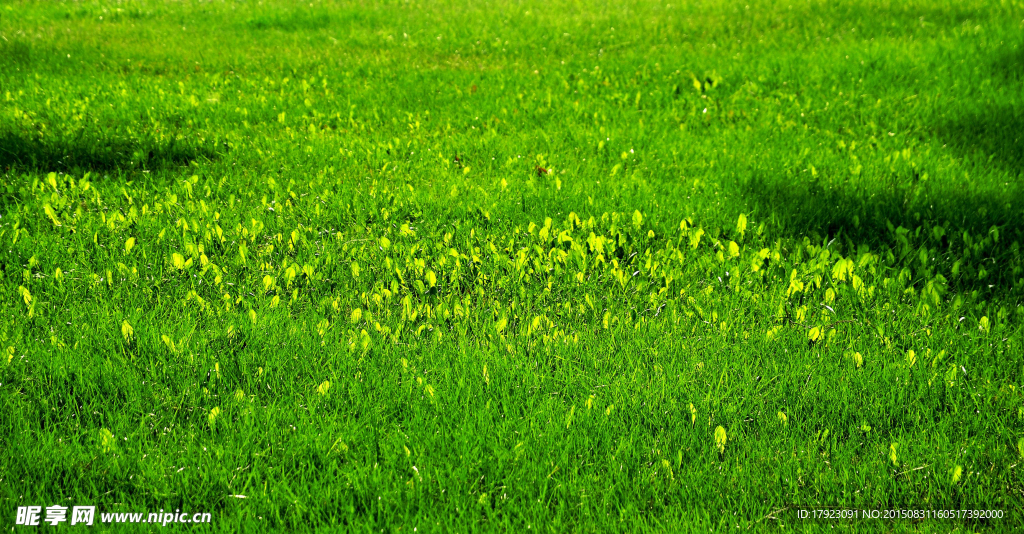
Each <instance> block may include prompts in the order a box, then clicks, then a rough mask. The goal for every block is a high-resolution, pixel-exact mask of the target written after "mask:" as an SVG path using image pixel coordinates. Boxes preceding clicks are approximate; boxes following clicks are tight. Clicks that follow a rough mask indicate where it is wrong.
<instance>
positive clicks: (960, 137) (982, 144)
mask: <svg viewBox="0 0 1024 534" xmlns="http://www.w3.org/2000/svg"><path fill="white" fill-rule="evenodd" d="M936 133H937V134H938V136H939V138H940V139H942V141H943V142H944V143H947V144H948V145H949V147H950V148H952V149H953V150H955V151H957V152H958V153H959V154H960V155H961V156H962V157H963V158H964V159H965V160H967V161H970V162H973V163H975V164H976V165H981V166H983V167H985V166H991V167H993V168H1000V169H1004V170H1006V172H1008V173H1009V174H1010V176H1011V177H1018V176H1021V173H1024V109H1022V108H1019V107H1012V106H1003V107H993V108H989V109H986V110H982V111H980V112H978V113H974V114H971V115H967V116H965V117H961V118H959V119H957V120H955V121H950V122H947V123H944V124H942V125H940V126H939V127H938V129H937V132H936Z"/></svg>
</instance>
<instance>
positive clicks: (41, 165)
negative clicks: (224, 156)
mask: <svg viewBox="0 0 1024 534" xmlns="http://www.w3.org/2000/svg"><path fill="white" fill-rule="evenodd" d="M218 157H219V154H218V152H217V151H216V150H215V149H214V148H213V147H212V146H210V145H209V144H199V143H192V142H187V141H186V142H181V141H174V140H171V141H170V142H164V143H161V142H156V141H145V140H136V139H117V138H114V139H103V138H97V137H94V136H85V135H82V136H78V137H76V138H71V139H67V138H61V139H53V138H46V137H43V138H39V137H32V136H29V135H26V134H22V133H17V132H10V131H8V132H0V170H3V171H10V170H33V171H39V172H79V173H80V172H83V171H93V172H110V171H130V170H149V169H160V168H166V167H174V166H182V165H188V164H189V163H191V162H192V161H195V160H199V159H210V160H212V159H216V158H218Z"/></svg>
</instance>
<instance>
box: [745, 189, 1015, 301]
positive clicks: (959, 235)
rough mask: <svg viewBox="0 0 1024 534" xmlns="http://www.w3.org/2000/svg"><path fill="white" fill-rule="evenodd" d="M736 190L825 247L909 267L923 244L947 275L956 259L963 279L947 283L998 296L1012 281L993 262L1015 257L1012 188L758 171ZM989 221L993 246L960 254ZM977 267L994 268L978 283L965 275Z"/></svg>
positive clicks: (985, 232)
mask: <svg viewBox="0 0 1024 534" xmlns="http://www.w3.org/2000/svg"><path fill="white" fill-rule="evenodd" d="M743 191H744V195H745V196H746V198H748V199H749V200H750V201H751V202H752V203H753V204H754V205H756V206H757V209H758V210H761V211H763V212H765V215H764V217H766V218H770V219H773V220H774V223H775V224H776V225H777V226H778V227H781V228H782V229H783V232H784V233H785V234H787V235H791V236H801V237H804V236H806V237H808V238H810V240H811V241H812V242H814V243H822V242H833V243H837V244H836V245H834V246H833V248H834V249H836V250H837V251H840V252H841V253H842V254H844V255H850V254H854V253H855V252H856V248H855V247H860V246H863V245H866V246H868V247H870V248H871V250H872V251H873V252H875V253H878V252H880V251H885V250H889V251H892V252H893V254H895V256H896V258H897V259H899V260H900V261H901V262H904V261H905V262H909V263H908V264H914V265H917V264H916V263H915V262H916V260H915V258H916V257H918V255H919V254H920V252H921V248H922V247H925V248H927V249H929V251H930V252H929V255H934V258H935V263H936V264H938V265H943V267H942V269H941V271H942V272H945V273H946V274H947V276H948V273H949V272H950V268H951V266H952V264H953V263H954V262H957V261H960V262H961V266H960V272H962V273H963V276H960V277H958V279H957V280H949V282H950V286H951V287H953V288H958V289H961V290H974V289H979V290H981V291H982V292H986V293H988V292H995V293H1003V292H1006V291H1009V290H1012V289H1013V288H1014V286H1015V283H1016V282H1017V275H1016V274H1015V273H1012V272H1009V270H999V269H993V266H994V265H998V264H999V263H1000V262H1001V261H1002V260H1001V258H1003V256H1006V255H1013V254H1016V252H1015V251H1014V245H1012V243H1014V242H1017V243H1019V242H1021V241H1022V240H1024V219H1022V217H1021V213H1022V211H1021V210H1022V208H1024V198H1022V194H1021V192H1020V189H1019V188H1014V189H1013V190H1012V191H1013V193H1012V194H1007V193H1001V192H996V191H992V190H989V191H985V190H982V191H971V190H970V188H967V187H959V186H957V185H955V184H952V185H938V184H933V183H927V182H922V181H920V178H919V177H917V176H915V175H912V176H908V177H898V178H895V179H894V180H893V181H892V182H891V183H890V184H889V185H888V186H879V187H877V188H874V189H866V188H856V187H853V186H842V185H838V186H835V185H833V186H825V185H822V184H821V183H819V182H809V183H808V182H804V183H796V184H794V183H782V182H780V181H779V180H777V179H773V178H771V177H768V176H758V177H755V178H754V179H752V180H750V181H749V182H748V183H747V184H746V185H745V186H744V188H743ZM994 226H995V227H998V228H999V231H998V235H999V238H998V243H997V244H994V245H993V246H992V247H991V248H989V249H987V250H985V251H984V252H982V253H981V254H979V253H977V252H974V253H973V254H972V253H970V252H967V251H965V249H967V248H970V246H971V243H977V242H978V241H980V240H982V239H985V238H986V237H990V236H991V235H993V234H992V228H993V227H994ZM901 227H902V228H903V229H904V230H900V228H901ZM965 232H966V234H967V235H968V236H969V237H968V238H965V237H964V233H965ZM931 263H932V262H931V261H930V262H929V264H931ZM986 267H987V269H986ZM982 270H987V271H993V270H994V271H997V272H995V273H993V274H992V275H991V276H989V277H988V278H986V279H985V280H984V282H982V281H981V280H979V278H978V277H977V276H973V275H974V274H976V273H977V272H980V271H982ZM1004 271H1005V272H1004ZM972 276H973V278H972Z"/></svg>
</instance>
